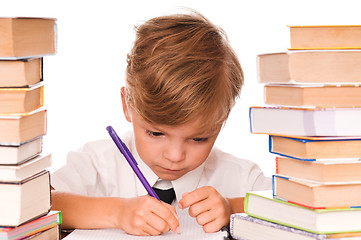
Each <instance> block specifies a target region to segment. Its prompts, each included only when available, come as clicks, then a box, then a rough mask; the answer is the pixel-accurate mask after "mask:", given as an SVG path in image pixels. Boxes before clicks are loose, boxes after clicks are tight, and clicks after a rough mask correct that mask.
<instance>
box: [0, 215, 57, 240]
mask: <svg viewBox="0 0 361 240" xmlns="http://www.w3.org/2000/svg"><path fill="white" fill-rule="evenodd" d="M61 223H62V215H61V212H60V211H50V212H49V213H48V214H47V215H45V216H42V217H39V218H36V219H34V220H32V221H30V222H27V223H24V224H22V225H20V226H17V227H0V240H16V239H23V238H25V239H26V238H27V237H31V236H34V235H35V234H38V233H41V232H44V231H46V230H49V229H52V228H54V227H57V226H59V225H60V224H61ZM52 231H54V230H52ZM57 231H58V229H57ZM47 239H58V238H47Z"/></svg>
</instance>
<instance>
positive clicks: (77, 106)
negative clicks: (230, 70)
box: [0, 0, 361, 175]
mask: <svg viewBox="0 0 361 240" xmlns="http://www.w3.org/2000/svg"><path fill="white" fill-rule="evenodd" d="M358 2H359V1H357V0H354V1H350V0H342V1H332V0H326V1H324V0H312V1H310V0H302V1H292V0H284V1H281V0H247V1H244V0H238V1H237V0H232V1H227V0H218V1H212V0H205V1H202V0H198V1H197V0H189V1H188V0H184V1H179V0H178V1H176V0H164V1H163V0H141V1H140V0H138V1H137V0H129V1H122V0H118V1H115V0H113V1H111V0H101V1H92V0H87V1H84V0H59V1H53V0H21V1H19V0H0V16H2V17H8V16H11V17H12V16H14V17H16V16H27V17H52V18H56V19H57V27H58V48H57V54H56V55H54V56H47V57H45V58H44V84H45V103H46V104H45V105H46V107H47V109H48V134H47V136H46V137H45V140H44V141H45V144H44V146H45V149H44V150H45V151H48V152H51V153H52V155H53V167H52V168H51V170H52V171H53V170H55V169H57V168H59V167H60V166H61V165H62V164H64V162H65V157H66V154H67V152H68V151H70V150H76V149H78V148H79V147H81V146H82V145H83V144H84V143H85V142H87V141H90V140H96V139H100V138H108V137H109V136H108V135H107V132H106V130H105V127H106V126H107V125H113V127H114V128H115V129H116V130H117V131H118V132H121V131H125V130H129V129H131V126H130V124H129V123H127V122H126V121H125V119H124V117H123V115H122V109H121V101H120V94H119V90H120V88H121V86H122V85H123V84H124V76H125V66H126V54H127V53H128V51H129V49H130V48H131V45H132V42H133V40H134V28H133V26H134V25H135V24H139V23H141V22H142V21H145V20H148V19H149V18H152V17H156V16H159V15H162V14H166V13H169V12H172V13H173V12H177V8H178V7H182V6H183V7H184V6H185V7H190V8H193V9H195V10H197V11H199V12H200V13H202V14H203V15H205V16H206V17H207V18H208V19H210V20H211V21H212V22H213V23H215V24H216V25H219V26H221V27H222V28H223V29H224V30H225V31H226V32H227V34H228V37H229V40H230V42H231V45H232V46H233V48H234V49H235V51H236V53H237V55H238V57H239V59H240V61H241V64H242V67H243V70H244V73H245V85H244V88H243V90H242V94H241V98H240V99H238V102H237V104H236V106H235V107H234V109H233V111H232V113H231V115H230V118H229V120H228V121H227V123H226V125H225V127H224V129H223V130H222V132H221V134H220V136H219V138H218V140H217V143H216V144H217V145H218V146H219V147H220V148H221V149H223V150H225V151H227V152H230V153H232V154H234V155H236V156H238V157H241V158H247V159H250V160H252V161H254V162H257V163H258V164H259V166H260V167H261V168H262V170H263V171H264V172H265V174H266V175H271V174H272V173H273V172H274V169H275V168H274V156H273V155H271V154H269V153H268V136H266V135H252V134H250V133H249V119H248V108H249V106H252V105H262V104H263V95H262V94H263V86H262V85H261V84H258V83H257V74H256V55H257V54H262V53H271V52H282V51H286V50H287V48H288V47H289V30H288V28H287V26H288V25H318V24H327V25H328V24H331V25H332V24H361V17H360V4H359V3H358Z"/></svg>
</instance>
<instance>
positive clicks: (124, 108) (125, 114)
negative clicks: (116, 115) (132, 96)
mask: <svg viewBox="0 0 361 240" xmlns="http://www.w3.org/2000/svg"><path fill="white" fill-rule="evenodd" d="M125 91H126V90H125V87H122V88H121V89H120V94H121V96H122V105H123V113H124V116H125V119H127V121H128V122H132V118H131V115H130V111H129V108H128V105H127V101H126V96H125V94H126V93H125Z"/></svg>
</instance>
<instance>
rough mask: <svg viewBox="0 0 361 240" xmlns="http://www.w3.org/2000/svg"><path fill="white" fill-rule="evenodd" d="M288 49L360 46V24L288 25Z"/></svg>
mask: <svg viewBox="0 0 361 240" xmlns="http://www.w3.org/2000/svg"><path fill="white" fill-rule="evenodd" d="M289 28H290V42H291V48H290V49H358V48H361V25H318V26H317V25H315V26H289Z"/></svg>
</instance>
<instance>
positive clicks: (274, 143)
mask: <svg viewBox="0 0 361 240" xmlns="http://www.w3.org/2000/svg"><path fill="white" fill-rule="evenodd" d="M269 152H270V153H275V154H278V155H281V156H285V157H289V158H295V159H300V160H304V161H316V160H317V159H334V158H342V159H345V158H360V156H361V138H357V137H286V136H276V135H270V136H269Z"/></svg>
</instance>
